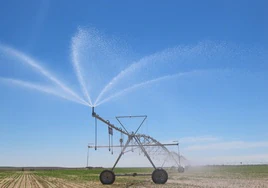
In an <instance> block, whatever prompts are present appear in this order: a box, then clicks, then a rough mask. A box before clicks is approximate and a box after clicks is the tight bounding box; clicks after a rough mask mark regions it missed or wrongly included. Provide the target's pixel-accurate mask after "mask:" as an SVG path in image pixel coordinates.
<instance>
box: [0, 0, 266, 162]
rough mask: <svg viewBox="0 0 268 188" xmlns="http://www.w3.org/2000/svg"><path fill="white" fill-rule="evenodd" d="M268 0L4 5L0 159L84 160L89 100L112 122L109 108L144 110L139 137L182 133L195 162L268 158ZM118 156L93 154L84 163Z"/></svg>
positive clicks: (90, 129) (102, 137)
mask: <svg viewBox="0 0 268 188" xmlns="http://www.w3.org/2000/svg"><path fill="white" fill-rule="evenodd" d="M267 6H268V2H267V1H265V0H263V1H261V0H254V1H253V0H252V1H247V0H241V1H240V0H238V1H228V0H226V1H215V0H211V1H197V0H196V1H191V0H190V1H189V0H187V1H186V0H185V1H175V0H174V1H173V0H171V1H158V0H153V1H150V0H149V1H142V0H135V1H113V2H109V1H102V0H100V1H91V0H90V1H75V2H74V1H73V2H72V3H71V2H69V1H68V2H67V1H63V0H58V1H49V0H26V1H16V0H9V1H5V2H2V3H1V6H0V17H1V20H0V77H1V78H0V166H85V165H86V157H87V145H88V143H94V139H95V138H94V119H93V118H92V117H91V108H90V107H89V106H90V105H89V103H91V105H97V106H96V112H97V113H98V114H100V115H101V116H103V117H104V118H107V119H109V120H110V121H111V122H113V123H114V124H116V125H117V126H119V125H118V123H117V122H116V119H115V118H114V117H115V116H118V115H140V114H146V115H148V120H146V122H145V125H144V127H143V128H142V129H141V133H145V134H148V135H150V136H152V137H154V138H156V139H157V140H159V141H161V142H163V143H170V142H173V141H174V140H177V141H179V142H180V149H181V153H182V154H183V155H184V156H185V157H186V158H188V159H189V160H190V161H191V162H192V163H193V164H223V163H224V164H233V163H239V162H243V163H268V126H267V124H268V110H267V106H268V89H267V80H268V74H267V73H268V62H267V60H268V55H267V54H268V53H267V52H268V34H267V33H268V22H267V18H268V12H267ZM109 83H110V84H109ZM133 126H134V125H133ZM133 126H132V125H131V126H130V127H129V128H130V129H134V128H133ZM118 140H119V136H118V135H117V137H116V135H115V140H114V143H117V144H118V143H119V142H118ZM98 143H99V144H101V145H107V144H108V134H107V127H105V126H104V125H101V124H100V125H99V129H98ZM170 149H171V150H174V151H177V148H176V147H171V148H170ZM116 154H118V152H117V153H115V155H113V157H110V156H111V155H110V153H109V152H108V151H107V149H102V150H98V151H94V150H91V151H90V161H89V165H92V166H112V164H113V162H114V158H115V157H116ZM128 159H129V160H130V158H128ZM130 164H131V162H130V161H123V162H122V163H119V165H121V166H131V165H130ZM135 164H136V163H135ZM137 165H139V164H137Z"/></svg>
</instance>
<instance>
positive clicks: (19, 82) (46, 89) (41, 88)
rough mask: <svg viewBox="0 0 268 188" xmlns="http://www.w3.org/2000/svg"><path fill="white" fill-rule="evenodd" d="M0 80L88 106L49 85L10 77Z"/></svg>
mask: <svg viewBox="0 0 268 188" xmlns="http://www.w3.org/2000/svg"><path fill="white" fill-rule="evenodd" d="M0 81H4V82H6V83H11V84H14V85H18V86H20V87H25V88H29V89H33V90H37V91H39V92H42V93H47V94H51V95H54V96H57V97H60V98H63V99H66V100H69V101H72V102H75V103H78V104H82V105H85V106H88V104H87V103H85V102H81V101H80V100H77V99H75V98H73V97H68V96H66V95H64V93H60V92H59V91H57V90H56V89H55V88H51V87H47V86H41V85H38V84H33V83H30V82H26V81H22V80H16V79H11V78H0Z"/></svg>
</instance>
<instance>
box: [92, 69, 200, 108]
mask: <svg viewBox="0 0 268 188" xmlns="http://www.w3.org/2000/svg"><path fill="white" fill-rule="evenodd" d="M199 72H201V71H190V72H184V73H177V74H173V75H166V76H162V77H159V78H155V79H152V80H148V81H145V82H142V83H139V84H134V85H133V86H130V87H128V88H126V89H123V90H121V91H119V92H117V93H115V94H113V95H111V96H109V97H107V98H105V99H103V100H102V101H100V102H99V103H96V104H95V106H99V105H101V104H103V103H105V102H108V101H110V100H112V99H113V98H116V97H119V96H122V95H125V94H127V93H128V92H131V91H134V90H136V89H138V88H141V87H144V86H147V85H150V84H154V83H156V82H160V81H164V80H168V79H172V78H178V77H181V76H187V75H192V74H195V73H199Z"/></svg>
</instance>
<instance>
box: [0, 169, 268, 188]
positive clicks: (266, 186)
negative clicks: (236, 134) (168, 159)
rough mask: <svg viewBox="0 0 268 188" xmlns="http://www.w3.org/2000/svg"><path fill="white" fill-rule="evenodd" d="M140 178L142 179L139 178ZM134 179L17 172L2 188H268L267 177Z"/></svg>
mask: <svg viewBox="0 0 268 188" xmlns="http://www.w3.org/2000/svg"><path fill="white" fill-rule="evenodd" d="M135 178H138V177H135ZM135 178H133V177H130V178H128V177H125V179H121V180H119V181H115V183H114V184H113V185H108V186H107V185H106V186H104V185H102V184H101V183H100V182H94V181H92V182H72V181H69V180H66V179H59V178H51V177H40V176H38V175H36V174H35V173H32V172H20V173H14V174H12V175H11V176H9V177H5V178H4V179H2V180H0V188H87V187H91V188H95V187H96V188H98V187H107V188H108V187H140V188H142V187H144V188H147V187H168V188H169V187H174V188H175V187H176V188H177V187H182V188H245V187H247V188H268V177H267V178H251V179H246V178H234V177H228V176H227V177H222V176H217V175H214V176H211V175H204V176H193V174H191V173H184V174H178V173H174V174H169V179H168V182H167V183H166V184H164V185H156V184H154V183H153V182H152V181H151V179H150V177H148V179H147V178H145V179H143V180H142V181H135V180H137V179H135Z"/></svg>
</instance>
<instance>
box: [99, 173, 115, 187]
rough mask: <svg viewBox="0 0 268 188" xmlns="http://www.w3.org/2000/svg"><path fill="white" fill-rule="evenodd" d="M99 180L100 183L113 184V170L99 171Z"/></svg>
mask: <svg viewBox="0 0 268 188" xmlns="http://www.w3.org/2000/svg"><path fill="white" fill-rule="evenodd" d="M100 181H101V183H102V184H106V185H107V184H113V183H114V181H115V175H114V172H113V171H111V170H104V171H102V172H101V173H100Z"/></svg>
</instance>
